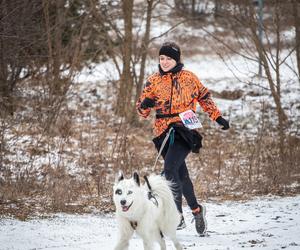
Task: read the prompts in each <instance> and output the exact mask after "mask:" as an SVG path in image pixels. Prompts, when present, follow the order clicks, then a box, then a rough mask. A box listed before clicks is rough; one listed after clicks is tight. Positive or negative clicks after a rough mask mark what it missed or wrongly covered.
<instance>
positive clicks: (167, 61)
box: [159, 55, 177, 72]
mask: <svg viewBox="0 0 300 250" xmlns="http://www.w3.org/2000/svg"><path fill="white" fill-rule="evenodd" d="M159 64H160V67H161V68H162V70H163V71H164V72H167V71H169V70H170V69H173V68H174V67H175V66H176V64H177V63H176V61H175V60H174V59H173V58H171V57H168V56H165V55H160V56H159Z"/></svg>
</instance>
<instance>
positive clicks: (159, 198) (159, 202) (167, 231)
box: [113, 173, 182, 250]
mask: <svg viewBox="0 0 300 250" xmlns="http://www.w3.org/2000/svg"><path fill="white" fill-rule="evenodd" d="M147 180H148V183H147ZM145 181H146V183H145V184H144V186H141V185H140V180H139V176H138V174H137V173H134V174H133V177H132V178H131V179H124V176H123V174H122V173H121V174H120V176H119V177H118V178H117V180H116V183H115V185H114V188H113V189H114V197H113V199H114V203H115V206H116V216H117V221H118V225H119V233H120V235H119V241H118V243H117V245H116V247H115V250H127V249H128V246H129V240H130V238H131V237H132V234H133V232H134V231H136V233H137V234H138V235H140V237H141V238H142V239H143V244H144V249H145V250H150V249H153V243H154V242H155V241H156V242H158V243H159V245H160V248H161V249H162V250H165V249H166V243H165V240H164V236H167V237H168V238H170V239H171V240H172V241H173V243H174V246H175V248H176V250H181V249H182V247H181V245H180V243H179V242H178V240H177V238H176V228H177V225H178V224H179V221H180V216H179V213H178V211H177V208H176V205H175V202H174V200H173V195H172V191H171V189H170V184H169V183H168V182H167V181H166V180H165V179H164V177H162V176H159V175H151V176H150V177H149V179H148V178H146V177H145Z"/></svg>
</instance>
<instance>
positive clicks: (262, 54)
mask: <svg viewBox="0 0 300 250" xmlns="http://www.w3.org/2000/svg"><path fill="white" fill-rule="evenodd" d="M279 9H280V6H276V12H275V15H276V16H275V18H274V20H275V25H276V29H277V30H276V44H277V47H276V58H275V70H276V72H275V73H276V82H275V81H274V79H273V77H272V74H271V69H270V65H269V63H268V61H270V60H268V56H267V52H266V51H265V48H264V45H263V44H262V43H261V41H260V39H259V37H258V35H257V32H256V21H255V19H253V20H252V21H251V22H250V28H251V33H252V38H253V41H254V44H255V46H256V49H257V51H258V54H259V58H260V59H261V60H262V66H263V68H264V71H265V74H266V76H267V80H268V83H269V87H270V89H271V94H272V97H273V99H274V102H275V106H276V111H277V117H278V135H279V142H280V158H281V161H282V163H284V157H285V156H284V138H285V133H284V128H285V124H286V122H287V116H286V114H285V112H284V110H283V108H282V104H281V88H280V86H281V82H280V61H279V60H280V59H279V52H280V49H281V46H280V27H279V26H280V24H279V23H280V22H279V21H280V13H279ZM250 10H251V12H252V16H254V10H253V7H251V8H250Z"/></svg>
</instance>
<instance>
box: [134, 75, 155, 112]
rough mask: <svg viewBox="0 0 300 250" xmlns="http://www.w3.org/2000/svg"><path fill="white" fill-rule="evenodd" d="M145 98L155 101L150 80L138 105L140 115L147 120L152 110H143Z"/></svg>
mask: <svg viewBox="0 0 300 250" xmlns="http://www.w3.org/2000/svg"><path fill="white" fill-rule="evenodd" d="M145 98H150V99H154V94H153V84H152V83H151V82H150V81H149V80H147V82H146V84H145V86H144V89H143V91H142V94H141V95H140V97H139V99H138V100H137V103H136V109H137V112H138V114H139V115H140V116H142V117H144V118H147V117H148V116H149V114H150V111H151V108H147V109H142V108H141V103H142V102H143V101H144V100H145Z"/></svg>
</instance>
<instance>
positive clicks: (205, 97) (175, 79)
mask: <svg viewBox="0 0 300 250" xmlns="http://www.w3.org/2000/svg"><path fill="white" fill-rule="evenodd" d="M145 98H150V99H152V100H155V106H154V109H155V111H156V116H159V115H166V116H168V115H170V114H178V113H181V112H184V111H187V110H189V109H191V110H193V111H194V112H195V111H196V104H197V102H198V103H199V104H200V106H201V108H202V109H203V111H204V112H206V113H207V114H208V115H209V117H210V118H211V119H212V120H214V121H215V120H216V119H217V118H218V117H219V116H220V115H221V112H220V111H219V109H218V108H217V106H216V105H215V103H214V101H213V100H212V98H211V95H210V93H209V91H208V89H207V88H206V87H204V86H203V84H202V83H201V82H200V81H199V79H198V77H197V76H196V75H195V74H193V73H192V72H190V71H188V70H180V71H179V72H177V73H175V74H173V73H167V74H163V75H162V74H161V73H159V72H157V73H155V74H153V75H151V76H150V77H149V78H148V79H147V82H146V85H145V87H144V89H143V91H142V94H141V96H140V98H139V99H138V101H137V103H136V107H137V111H138V113H139V115H141V116H142V117H144V118H146V117H148V116H149V114H150V111H151V108H146V109H142V108H141V103H142V102H143V100H144V99H145ZM175 122H181V119H180V117H179V116H178V115H177V116H173V117H165V118H157V117H156V119H155V122H154V127H153V129H154V134H155V136H159V135H161V134H162V133H163V132H164V131H165V130H166V129H167V128H168V127H169V125H170V124H171V123H175Z"/></svg>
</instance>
